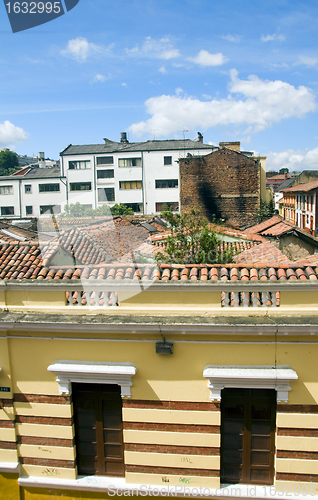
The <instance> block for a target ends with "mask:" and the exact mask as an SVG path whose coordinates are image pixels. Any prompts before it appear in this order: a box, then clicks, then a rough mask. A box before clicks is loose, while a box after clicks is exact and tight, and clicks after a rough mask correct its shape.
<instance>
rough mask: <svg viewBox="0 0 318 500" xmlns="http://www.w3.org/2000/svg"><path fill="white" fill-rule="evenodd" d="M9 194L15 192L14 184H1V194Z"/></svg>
mask: <svg viewBox="0 0 318 500" xmlns="http://www.w3.org/2000/svg"><path fill="white" fill-rule="evenodd" d="M7 194H13V184H7V185H5V186H0V195H1V196H2V195H3V196H4V195H7Z"/></svg>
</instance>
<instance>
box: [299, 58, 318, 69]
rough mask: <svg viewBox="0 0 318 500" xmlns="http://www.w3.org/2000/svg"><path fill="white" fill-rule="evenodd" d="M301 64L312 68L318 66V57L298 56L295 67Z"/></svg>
mask: <svg viewBox="0 0 318 500" xmlns="http://www.w3.org/2000/svg"><path fill="white" fill-rule="evenodd" d="M301 64H303V65H304V66H310V67H314V66H317V64H318V57H309V56H299V58H298V61H297V62H296V63H295V65H296V66H298V65H301Z"/></svg>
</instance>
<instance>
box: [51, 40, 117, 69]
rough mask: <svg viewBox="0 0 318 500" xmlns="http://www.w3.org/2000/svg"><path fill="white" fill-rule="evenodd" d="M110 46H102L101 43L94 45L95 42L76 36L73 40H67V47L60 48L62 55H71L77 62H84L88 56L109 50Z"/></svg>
mask: <svg viewBox="0 0 318 500" xmlns="http://www.w3.org/2000/svg"><path fill="white" fill-rule="evenodd" d="M109 50H110V47H108V48H107V47H103V46H101V45H96V44H95V43H92V42H88V41H87V39H86V38H82V37H80V36H79V37H77V38H73V40H69V41H68V43H67V47H66V49H64V50H61V54H62V56H65V57H71V58H72V59H75V61H77V62H80V63H82V62H85V61H86V60H87V59H88V58H89V57H91V56H94V55H96V54H102V53H104V54H105V53H107V52H109Z"/></svg>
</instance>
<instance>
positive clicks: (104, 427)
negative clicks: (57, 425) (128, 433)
mask: <svg viewBox="0 0 318 500" xmlns="http://www.w3.org/2000/svg"><path fill="white" fill-rule="evenodd" d="M73 404H74V416H75V436H76V437H75V440H76V450H77V466H78V473H79V474H83V475H103V476H105V475H106V476H120V477H121V476H124V473H125V468H124V451H123V430H122V400H121V395H120V387H119V386H118V385H107V384H105V385H102V384H73Z"/></svg>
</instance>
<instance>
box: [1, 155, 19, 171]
mask: <svg viewBox="0 0 318 500" xmlns="http://www.w3.org/2000/svg"><path fill="white" fill-rule="evenodd" d="M18 167H19V158H18V155H16V154H15V153H13V151H6V150H3V151H0V175H11V174H13V173H14V172H16V171H17V170H18Z"/></svg>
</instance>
